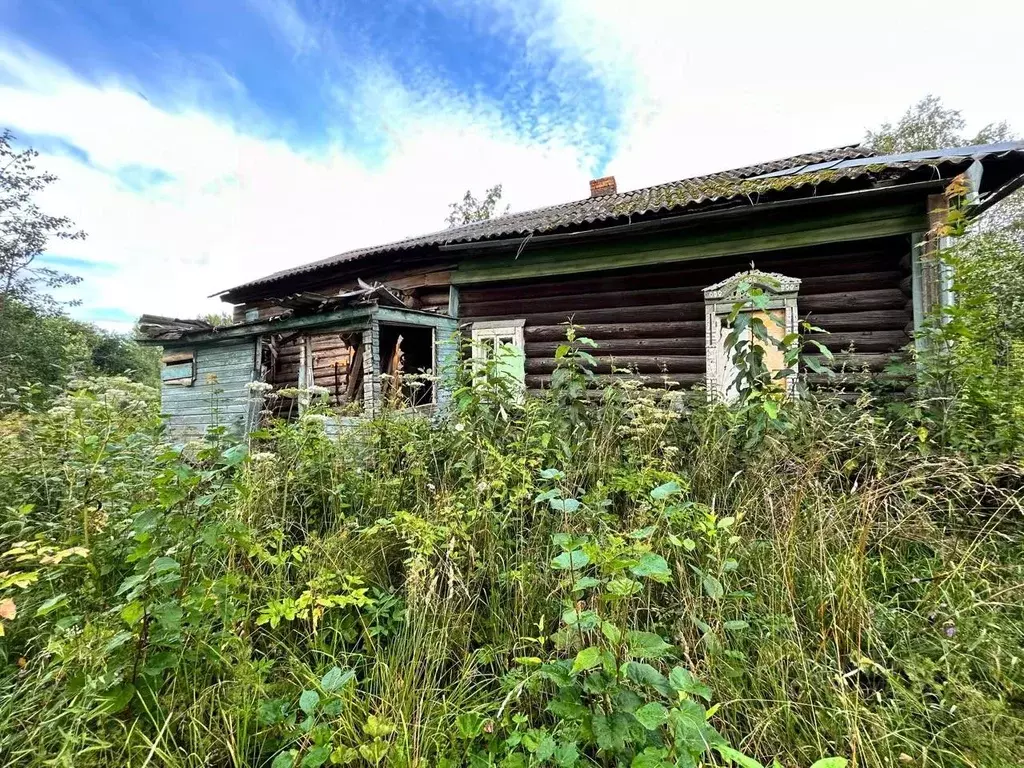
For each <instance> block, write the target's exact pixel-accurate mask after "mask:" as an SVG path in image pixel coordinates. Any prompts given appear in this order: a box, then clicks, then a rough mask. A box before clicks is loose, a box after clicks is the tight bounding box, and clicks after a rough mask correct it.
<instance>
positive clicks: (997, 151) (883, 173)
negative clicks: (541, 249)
mask: <svg viewBox="0 0 1024 768" xmlns="http://www.w3.org/2000/svg"><path fill="white" fill-rule="evenodd" d="M1011 154H1012V155H1017V156H1019V158H1020V159H1021V160H1022V161H1024V142H1003V143H1000V144H987V145H981V146H971V147H956V148H947V149H936V150H928V151H924V152H911V153H903V154H890V155H877V154H874V153H873V151H872V150H871V149H870V148H868V147H864V146H862V145H857V144H851V145H847V146H842V147H835V148H833V149H826V150H822V151H819V152H808V153H804V154H800V155H795V156H793V157H787V158H782V159H779V160H773V161H769V162H765V163H759V164H755V165H750V166H745V167H742V168H735V169H732V170H728V171H721V172H718V173H712V174H707V175H704V176H695V177H691V178H687V179H680V180H678V181H672V182H667V183H664V184H657V185H655V186H651V187H644V188H641V189H635V190H630V191H627V192H619V193H617V194H609V195H602V196H599V197H588V198H584V199H582V200H574V201H571V202H567V203H560V204H558V205H552V206H547V207H545V208H537V209H534V210H529V211H522V212H518V213H510V214H507V215H504V216H499V217H497V218H494V219H487V220H484V221H477V222H473V223H470V224H465V225H463V226H459V227H453V228H450V229H444V230H439V231H437V232H432V233H429V234H426V235H420V236H417V237H408V238H405V239H402V240H397V241H394V242H391V243H385V244H382V245H374V246H369V247H366V248H357V249H355V250H351V251H346V252H345V253H341V254H338V255H336V256H331V257H328V258H326V259H321V260H319V261H314V262H310V263H308V264H304V265H302V266H298V267H293V268H289V269H284V270H281V271H279V272H274V273H273V274H270V275H266V276H265V277H261V278H258V279H256V280H253V281H250V282H248V283H244V284H242V285H238V286H235V287H234V288H230V289H228V290H225V291H222V292H220V294H217V295H221V296H224V297H225V298H227V297H228V296H229V295H230V294H235V293H236V292H244V291H248V290H251V289H254V288H257V287H261V286H265V285H269V284H271V283H274V282H277V281H279V280H283V279H285V278H290V277H294V276H298V275H303V274H307V273H312V272H316V271H319V270H322V269H327V268H330V267H336V266H339V265H343V264H348V263H351V262H354V261H358V260H361V259H364V258H367V257H370V256H377V255H385V254H389V255H390V254H394V255H397V254H399V253H401V252H404V251H409V250H412V249H416V248H424V247H436V246H444V245H451V244H455V243H473V242H482V241H486V240H494V239H500V238H508V237H516V236H523V237H525V236H527V235H539V234H546V233H553V232H557V231H570V230H577V229H589V228H597V227H598V226H603V225H605V224H609V223H612V222H621V221H623V220H627V221H628V220H631V218H632V217H635V216H642V215H647V214H655V215H656V214H664V213H669V212H671V213H685V212H688V209H695V208H697V207H701V206H704V205H706V204H713V203H743V204H749V205H757V204H759V203H762V202H768V201H770V200H772V199H776V198H777V197H778V196H779V195H780V194H781V193H783V192H785V193H787V194H789V195H790V196H796V197H811V196H814V195H816V194H819V189H824V188H827V187H830V186H833V185H836V184H837V183H840V182H844V181H850V180H856V179H864V180H866V181H869V182H870V181H884V182H886V183H890V184H898V183H900V182H905V181H912V180H913V178H914V177H917V178H919V176H920V174H919V173H916V174H915V172H918V171H920V169H922V168H925V167H933V168H936V169H938V168H939V167H940V166H951V167H952V169H953V170H954V171H959V170H962V169H963V168H966V167H968V166H969V165H971V164H972V163H973V162H974V161H975V160H986V159H990V158H993V157H1005V156H1007V155H1011Z"/></svg>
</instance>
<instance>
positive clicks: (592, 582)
mask: <svg viewBox="0 0 1024 768" xmlns="http://www.w3.org/2000/svg"><path fill="white" fill-rule="evenodd" d="M599 586H601V580H600V579H595V578H594V577H593V576H583V577H581V578H579V579H576V581H575V582H574V583H573V585H572V588H573V589H574V590H580V589H591V588H592V587H599Z"/></svg>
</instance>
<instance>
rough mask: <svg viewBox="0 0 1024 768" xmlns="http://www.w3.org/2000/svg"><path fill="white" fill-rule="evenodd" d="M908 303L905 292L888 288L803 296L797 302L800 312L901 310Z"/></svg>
mask: <svg viewBox="0 0 1024 768" xmlns="http://www.w3.org/2000/svg"><path fill="white" fill-rule="evenodd" d="M906 301H907V297H906V296H904V295H903V291H901V290H899V289H898V288H886V289H883V290H877V291H845V292H843V293H820V294H817V295H815V296H801V297H800V298H799V299H798V300H797V306H798V307H799V311H800V312H801V314H802V313H805V312H838V311H847V312H849V311H851V310H855V309H864V310H867V309H901V308H902V307H903V306H904V305H905V304H906Z"/></svg>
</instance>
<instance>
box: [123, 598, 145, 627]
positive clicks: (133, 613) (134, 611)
mask: <svg viewBox="0 0 1024 768" xmlns="http://www.w3.org/2000/svg"><path fill="white" fill-rule="evenodd" d="M145 614H146V607H145V606H144V605H143V604H142V603H140V602H139V601H138V600H133V601H132V602H130V603H128V605H126V606H125V607H124V608H122V609H121V618H122V619H123V620H124V623H125V624H127V625H128V626H129V627H130V626H132V625H133V624H135V623H136V622H138V621H139V620H140V619H141V618H142V617H143V616H144V615H145Z"/></svg>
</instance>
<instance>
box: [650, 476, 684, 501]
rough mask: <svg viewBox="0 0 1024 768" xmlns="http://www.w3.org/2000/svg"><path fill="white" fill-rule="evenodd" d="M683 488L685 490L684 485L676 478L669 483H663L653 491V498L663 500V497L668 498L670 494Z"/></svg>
mask: <svg viewBox="0 0 1024 768" xmlns="http://www.w3.org/2000/svg"><path fill="white" fill-rule="evenodd" d="M681 490H683V487H682V486H681V485H679V483H677V482H676V481H675V480H672V481H670V482H667V483H662V484H661V485H659V486H658V487H657V488H655V489H654V490H653V491H651V498H652V499H654V500H655V501H661V500H663V499H667V498H668V497H669V496H672V495H674V494H677V493H679V492H680V491H681Z"/></svg>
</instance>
